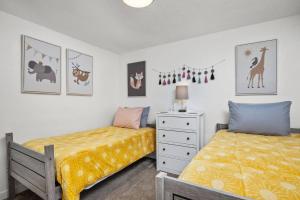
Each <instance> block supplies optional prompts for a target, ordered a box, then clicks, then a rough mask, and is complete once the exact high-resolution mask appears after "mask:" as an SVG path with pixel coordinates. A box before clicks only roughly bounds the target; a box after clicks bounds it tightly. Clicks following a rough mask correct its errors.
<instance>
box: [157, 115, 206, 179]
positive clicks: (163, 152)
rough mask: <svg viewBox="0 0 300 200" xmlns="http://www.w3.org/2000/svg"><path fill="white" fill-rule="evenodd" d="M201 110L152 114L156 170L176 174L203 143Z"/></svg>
mask: <svg viewBox="0 0 300 200" xmlns="http://www.w3.org/2000/svg"><path fill="white" fill-rule="evenodd" d="M203 117H204V113H202V112H193V113H189V112H164V113H163V112H162V113H158V114H157V115H156V133H157V134H156V149H157V151H156V153H157V170H158V171H164V172H167V173H172V174H177V175H178V174H180V173H181V171H182V170H183V169H184V168H185V166H186V165H187V164H188V163H189V162H190V161H191V159H192V158H193V157H194V156H195V155H196V154H197V152H198V151H199V150H200V149H201V147H202V146H203V144H204V133H203V130H204V129H203V128H204V127H203V126H204V120H203Z"/></svg>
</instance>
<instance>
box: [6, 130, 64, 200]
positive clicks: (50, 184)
mask: <svg viewBox="0 0 300 200" xmlns="http://www.w3.org/2000/svg"><path fill="white" fill-rule="evenodd" d="M6 144H7V167H8V184H9V189H8V190H9V198H8V199H9V200H13V199H14V197H15V180H17V181H18V182H20V183H21V184H22V185H24V186H25V187H26V188H28V189H30V190H31V191H33V192H34V193H35V194H37V195H38V196H40V197H41V198H42V199H47V200H56V199H58V198H60V190H59V189H58V188H55V180H56V179H55V166H54V146H53V145H49V146H45V154H40V153H38V152H35V151H32V150H30V149H28V148H25V147H23V146H21V145H19V144H17V143H14V142H13V134H12V133H7V134H6Z"/></svg>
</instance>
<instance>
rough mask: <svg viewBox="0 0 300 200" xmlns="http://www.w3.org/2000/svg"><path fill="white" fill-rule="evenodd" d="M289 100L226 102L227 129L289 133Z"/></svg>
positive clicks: (279, 133)
mask: <svg viewBox="0 0 300 200" xmlns="http://www.w3.org/2000/svg"><path fill="white" fill-rule="evenodd" d="M291 104H292V102H291V101H284V102H279V103H266V104H244V103H234V102H232V101H229V102H228V105H229V112H230V118H229V131H232V132H243V133H255V134H264V135H288V134H289V133H290V108H291Z"/></svg>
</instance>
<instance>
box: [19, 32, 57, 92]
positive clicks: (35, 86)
mask: <svg viewBox="0 0 300 200" xmlns="http://www.w3.org/2000/svg"><path fill="white" fill-rule="evenodd" d="M21 70H22V88H21V91H22V93H37V94H60V93H61V47H59V46H56V45H53V44H50V43H47V42H44V41H41V40H38V39H35V38H32V37H29V36H25V35H22V69H21Z"/></svg>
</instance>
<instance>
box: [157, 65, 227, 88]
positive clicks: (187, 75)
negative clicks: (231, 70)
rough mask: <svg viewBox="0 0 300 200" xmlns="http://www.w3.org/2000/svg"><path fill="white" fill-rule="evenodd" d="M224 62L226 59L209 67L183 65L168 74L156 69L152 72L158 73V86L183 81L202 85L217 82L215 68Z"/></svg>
mask: <svg viewBox="0 0 300 200" xmlns="http://www.w3.org/2000/svg"><path fill="white" fill-rule="evenodd" d="M223 62H225V59H223V60H220V61H218V62H217V63H215V64H213V65H210V66H207V67H191V66H188V65H183V66H182V67H179V68H175V69H173V70H171V71H168V72H165V71H164V72H162V71H159V70H156V69H152V70H153V71H154V72H156V73H158V85H161V86H168V85H172V84H176V83H180V82H182V81H185V82H186V81H188V82H191V83H194V84H198V85H200V84H203V83H205V84H206V83H208V82H209V81H213V80H215V79H216V75H215V72H216V71H215V68H216V66H218V65H219V64H221V63H223Z"/></svg>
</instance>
